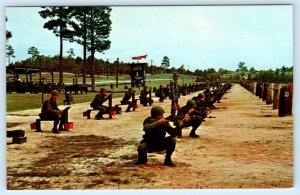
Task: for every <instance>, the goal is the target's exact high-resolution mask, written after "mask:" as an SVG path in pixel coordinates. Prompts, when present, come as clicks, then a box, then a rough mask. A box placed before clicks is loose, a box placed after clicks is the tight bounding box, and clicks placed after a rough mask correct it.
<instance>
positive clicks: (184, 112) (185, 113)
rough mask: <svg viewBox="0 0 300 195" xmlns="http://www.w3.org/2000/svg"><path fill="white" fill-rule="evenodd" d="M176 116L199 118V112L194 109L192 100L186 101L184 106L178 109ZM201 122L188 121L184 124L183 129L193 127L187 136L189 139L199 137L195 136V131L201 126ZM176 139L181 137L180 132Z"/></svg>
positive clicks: (197, 120)
mask: <svg viewBox="0 0 300 195" xmlns="http://www.w3.org/2000/svg"><path fill="white" fill-rule="evenodd" d="M178 116H182V117H190V116H201V112H199V111H198V110H197V109H196V102H195V101H194V100H188V101H187V103H186V105H185V106H183V107H181V108H180V109H179V111H178ZM202 121H203V120H202V119H200V118H197V119H190V120H188V121H187V122H186V123H185V124H184V127H190V126H192V127H193V128H192V130H191V132H190V135H189V136H190V137H195V138H198V137H199V135H197V134H196V130H197V129H198V127H199V126H200V125H201V123H202ZM178 137H179V138H180V137H182V132H181V131H179V133H178Z"/></svg>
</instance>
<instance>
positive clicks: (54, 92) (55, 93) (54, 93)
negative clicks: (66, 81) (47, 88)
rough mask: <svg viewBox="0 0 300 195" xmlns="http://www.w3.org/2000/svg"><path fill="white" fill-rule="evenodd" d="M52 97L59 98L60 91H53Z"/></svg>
mask: <svg viewBox="0 0 300 195" xmlns="http://www.w3.org/2000/svg"><path fill="white" fill-rule="evenodd" d="M51 96H59V93H58V91H57V90H53V91H52V92H51Z"/></svg>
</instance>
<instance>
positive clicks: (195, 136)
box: [189, 128, 199, 138]
mask: <svg viewBox="0 0 300 195" xmlns="http://www.w3.org/2000/svg"><path fill="white" fill-rule="evenodd" d="M196 130H197V129H195V128H193V129H192V130H191V132H190V135H189V136H190V137H194V138H198V137H199V135H197V134H196V133H195V132H196Z"/></svg>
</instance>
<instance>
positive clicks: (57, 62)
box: [6, 6, 293, 90]
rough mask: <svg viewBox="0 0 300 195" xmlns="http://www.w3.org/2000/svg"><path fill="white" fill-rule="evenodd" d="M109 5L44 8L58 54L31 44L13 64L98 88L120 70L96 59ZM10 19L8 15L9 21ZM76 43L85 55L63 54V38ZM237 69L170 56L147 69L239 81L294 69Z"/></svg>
mask: <svg viewBox="0 0 300 195" xmlns="http://www.w3.org/2000/svg"><path fill="white" fill-rule="evenodd" d="M111 11H112V9H111V8H110V7H108V6H98V7H95V6H88V7H61V6H59V7H55V6H54V7H42V10H41V11H39V15H40V16H41V17H42V18H44V19H45V20H46V22H45V23H44V26H43V28H45V29H48V30H50V31H52V32H53V33H54V35H55V36H57V37H59V38H60V53H59V55H55V56H45V55H41V54H40V52H39V51H38V48H36V47H34V46H32V47H30V48H29V49H28V54H30V55H31V57H30V58H28V59H25V60H22V61H18V62H15V63H14V64H13V65H19V66H33V67H47V68H54V69H55V70H56V71H58V72H59V85H60V86H62V84H63V72H71V73H74V74H75V75H78V76H82V77H83V83H84V84H85V83H86V77H87V75H88V76H90V77H91V81H92V90H94V89H95V76H96V75H101V74H107V75H114V74H116V73H117V68H116V67H117V65H116V62H108V61H107V60H106V61H105V60H103V59H97V58H96V57H95V53H96V52H99V53H103V52H104V51H105V50H108V49H109V48H110V45H111V41H110V40H109V35H110V31H111V24H112V22H111V20H110V12H111ZM7 20H8V19H7V18H6V21H7ZM12 36H13V35H12V33H11V32H10V31H8V30H6V56H7V57H8V60H9V64H11V63H10V58H11V57H15V56H14V50H13V47H12V46H11V45H10V44H9V40H10V39H11V38H12ZM64 40H66V41H69V42H76V43H78V44H80V45H82V47H83V55H82V56H83V58H81V57H76V56H75V54H74V51H73V49H70V50H69V51H67V53H68V55H67V56H63V41H64ZM127 64H128V63H126V62H124V63H123V62H121V63H120V66H121V68H119V74H130V73H129V71H130V68H129V66H127ZM237 66H238V69H237V70H236V71H230V70H226V69H223V68H220V69H219V70H215V69H214V68H208V69H204V70H199V69H196V70H195V71H190V70H189V68H188V69H186V67H185V65H184V64H182V65H181V66H180V67H179V68H174V67H171V62H170V59H169V58H168V57H167V56H164V57H163V58H162V61H161V64H160V65H152V63H151V65H148V66H147V67H146V72H147V73H149V74H161V73H172V72H175V71H176V72H178V73H179V74H185V75H195V76H198V77H203V78H205V79H209V80H210V79H223V80H226V79H232V80H236V82H238V81H239V80H242V79H251V80H268V81H283V82H291V81H292V80H293V70H292V69H293V68H292V67H291V68H288V67H285V66H283V67H282V68H280V69H279V68H277V69H276V70H271V69H270V70H260V71H257V70H255V69H254V68H253V67H252V68H250V69H249V70H248V67H247V66H246V65H245V62H239V64H238V65H237Z"/></svg>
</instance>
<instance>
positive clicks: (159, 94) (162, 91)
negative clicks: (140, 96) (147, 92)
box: [155, 85, 166, 102]
mask: <svg viewBox="0 0 300 195" xmlns="http://www.w3.org/2000/svg"><path fill="white" fill-rule="evenodd" d="M155 96H156V97H159V102H164V100H165V99H166V93H165V89H164V87H163V86H162V85H160V86H159V88H158V90H157V91H156V93H155Z"/></svg>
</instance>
